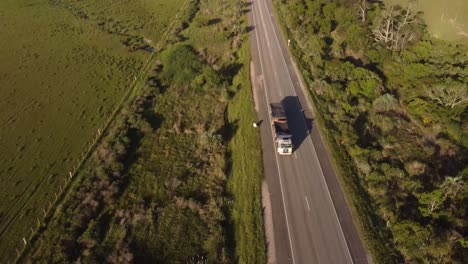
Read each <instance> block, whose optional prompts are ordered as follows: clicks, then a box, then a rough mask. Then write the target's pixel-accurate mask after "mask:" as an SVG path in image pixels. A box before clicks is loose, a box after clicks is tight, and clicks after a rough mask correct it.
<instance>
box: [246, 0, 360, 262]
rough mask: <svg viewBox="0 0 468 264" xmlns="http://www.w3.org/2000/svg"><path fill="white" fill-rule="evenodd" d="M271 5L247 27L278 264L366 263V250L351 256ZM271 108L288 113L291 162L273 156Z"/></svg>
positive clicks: (255, 6)
mask: <svg viewBox="0 0 468 264" xmlns="http://www.w3.org/2000/svg"><path fill="white" fill-rule="evenodd" d="M267 1H268V0H254V1H253V2H252V3H251V6H250V8H251V12H250V14H249V21H250V24H251V26H253V30H252V32H251V41H252V57H253V61H254V68H255V76H254V78H255V80H254V92H255V93H256V98H257V100H256V101H257V102H256V103H257V109H259V113H258V114H259V117H260V119H262V120H263V121H264V122H263V123H262V125H261V135H262V148H263V153H264V167H265V174H266V179H267V183H268V186H269V190H270V194H271V197H270V200H271V207H272V214H273V230H274V237H275V243H274V244H275V252H276V256H275V259H276V261H277V262H278V263H367V262H366V260H365V257H364V258H363V257H362V256H365V252H364V249H363V247H362V244H361V248H362V252H360V253H357V254H356V253H355V254H353V255H354V256H352V254H351V251H350V248H349V245H348V243H347V240H346V236H345V234H344V232H343V228H342V226H341V224H340V217H339V216H338V214H337V211H336V210H337V209H335V205H334V203H333V199H332V195H331V194H330V191H329V188H328V186H327V180H326V178H325V176H324V172H323V170H322V166H321V164H320V162H319V157H318V155H317V152H316V148H315V147H314V143H313V141H312V138H311V137H310V135H309V132H310V131H309V130H308V125H307V123H306V119H305V117H304V114H303V112H302V111H303V109H304V108H307V107H306V106H304V105H302V106H301V103H300V101H304V98H307V97H304V95H303V93H302V90H301V87H300V86H299V85H298V84H299V82H298V81H297V80H298V78H297V76H295V73H294V70H291V68H290V67H291V63H290V60H291V59H290V57H289V54H288V52H287V50H286V52H285V47H284V45H285V43H284V40H283V39H282V35H281V33H280V32H279V31H278V26H277V25H275V23H276V20H275V19H274V15H273V14H274V13H273V11H272V10H271V5H270V3H269V2H267ZM282 45H283V46H282ZM288 60H289V61H288ZM298 86H299V87H298ZM298 93H301V94H298ZM305 100H307V99H305ZM272 102H282V103H283V105H284V107H285V110H286V112H287V115H288V123H289V126H290V130H291V132H292V134H293V143H294V145H295V151H294V154H293V155H291V156H279V155H277V154H275V150H274V142H273V137H272V127H271V126H270V124H271V119H270V115H269V103H272ZM307 110H309V109H307ZM314 129H315V128H314ZM321 155H326V153H325V154H323V153H321ZM347 216H348V217H350V214H347ZM347 220H349V219H347ZM349 222H350V223H351V224H352V221H348V224H349ZM357 240H358V241H359V239H357ZM359 242H360V241H359ZM354 247H355V246H354ZM354 251H356V250H354ZM354 251H353V253H354ZM356 260H358V261H356Z"/></svg>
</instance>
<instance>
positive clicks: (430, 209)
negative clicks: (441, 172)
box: [419, 189, 445, 216]
mask: <svg viewBox="0 0 468 264" xmlns="http://www.w3.org/2000/svg"><path fill="white" fill-rule="evenodd" d="M444 200H445V197H444V194H443V192H442V190H440V189H439V190H435V191H432V192H430V193H423V194H421V197H419V203H420V205H421V206H419V211H420V212H421V214H422V215H424V216H437V214H436V213H437V211H438V210H439V209H440V206H441V205H442V203H443V202H444Z"/></svg>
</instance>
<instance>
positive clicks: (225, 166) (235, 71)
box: [20, 0, 266, 263]
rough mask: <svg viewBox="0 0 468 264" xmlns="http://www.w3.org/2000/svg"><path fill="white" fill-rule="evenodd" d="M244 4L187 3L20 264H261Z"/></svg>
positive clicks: (258, 171)
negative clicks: (140, 81)
mask: <svg viewBox="0 0 468 264" xmlns="http://www.w3.org/2000/svg"><path fill="white" fill-rule="evenodd" d="M245 6H246V5H244V2H243V1H238V0H230V1H223V2H220V1H215V0H188V1H187V3H186V5H184V9H183V10H182V11H181V12H180V17H179V19H178V23H176V24H175V25H174V27H173V28H172V29H171V32H169V34H168V35H167V39H166V42H165V46H164V47H163V49H162V50H161V52H158V53H157V54H156V58H155V60H154V61H152V62H151V63H152V65H153V67H152V68H151V70H150V71H149V72H148V73H146V74H147V75H148V76H147V84H146V85H145V88H143V89H142V90H141V91H137V92H136V94H135V97H134V98H133V99H132V100H131V101H130V102H129V103H128V104H126V106H125V107H124V109H123V110H122V112H121V114H119V115H118V117H117V118H116V120H115V121H114V122H113V123H112V125H111V126H110V129H109V130H108V131H107V132H106V135H105V136H104V137H103V139H102V141H101V142H100V143H99V146H98V147H97V149H96V151H95V152H94V153H93V155H92V157H91V158H90V159H89V160H88V161H87V163H86V164H85V166H84V169H83V170H82V171H80V173H79V174H78V176H77V178H76V180H75V181H76V182H74V184H73V185H72V186H71V188H70V190H69V191H68V193H67V195H66V197H65V199H64V200H63V202H61V203H60V205H59V206H58V207H57V209H56V210H55V212H54V214H53V216H52V217H51V219H50V221H48V222H47V223H46V224H45V225H44V226H42V227H41V230H40V231H39V232H38V234H37V235H36V236H35V237H34V239H33V240H32V241H31V245H30V246H29V247H28V249H27V250H26V252H25V254H24V255H23V256H22V258H21V259H20V262H23V263H36V262H47V263H70V262H81V263H237V262H238V263H265V262H266V252H265V244H264V234H263V221H262V207H261V199H260V195H261V192H260V186H261V182H262V166H261V153H260V147H259V135H258V131H257V130H254V129H252V128H251V127H250V125H251V123H252V122H253V121H254V120H255V119H256V114H255V111H254V108H253V107H254V103H253V99H252V90H251V87H250V78H249V76H250V75H249V63H250V56H249V45H248V43H247V38H248V35H247V32H246V30H245V29H246V20H245V19H246V18H245V14H244V9H245ZM208 43H209V45H208Z"/></svg>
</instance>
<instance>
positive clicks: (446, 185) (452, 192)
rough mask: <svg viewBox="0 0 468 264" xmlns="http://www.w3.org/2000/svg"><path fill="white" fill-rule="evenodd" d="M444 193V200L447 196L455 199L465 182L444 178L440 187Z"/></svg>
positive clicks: (457, 178)
mask: <svg viewBox="0 0 468 264" xmlns="http://www.w3.org/2000/svg"><path fill="white" fill-rule="evenodd" d="M440 187H441V189H442V190H443V192H444V198H447V197H448V196H450V197H452V198H455V197H457V195H458V194H459V193H461V192H462V191H463V188H464V187H465V182H464V181H463V179H462V178H461V177H460V176H459V177H446V178H445V180H444V182H443V183H442V185H441V186H440Z"/></svg>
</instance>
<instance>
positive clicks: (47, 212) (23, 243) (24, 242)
mask: <svg viewBox="0 0 468 264" xmlns="http://www.w3.org/2000/svg"><path fill="white" fill-rule="evenodd" d="M188 1H189V0H185V1H184V3H183V4H182V7H181V8H180V9H179V11H178V12H177V14H176V15H175V17H174V19H173V21H172V22H171V23H170V24H169V26H168V28H167V30H166V31H165V33H164V34H163V37H162V38H161V40H160V41H158V43H157V44H156V45H155V48H154V50H153V51H152V52H151V54H150V55H149V56H148V58H147V59H146V62H145V65H144V66H143V67H142V68H141V70H140V72H139V73H138V74H137V75H136V76H134V78H133V82H132V83H131V85H130V86H129V88H130V89H129V90H128V92H127V93H126V94H125V95H124V96H123V97H122V100H121V101H120V102H119V103H118V104H117V105H116V107H115V108H114V110H113V111H112V112H111V113H110V114H109V117H108V119H107V120H106V122H104V125H103V126H102V129H101V127H98V129H97V132H96V136H95V137H93V140H92V143H91V142H88V143H86V146H87V148H86V147H85V150H84V151H83V152H82V153H81V155H80V156H79V159H78V160H77V163H76V164H75V165H73V169H72V170H70V171H69V172H68V175H69V176H68V177H66V176H65V177H64V178H65V183H64V187H63V188H62V184H60V183H59V192H58V193H57V191H55V192H54V200H53V202H51V200H49V205H48V206H47V207H45V208H43V209H42V212H43V214H44V217H43V223H44V224H46V223H47V221H48V220H50V219H52V215H51V213H53V212H54V210H53V209H54V208H57V207H58V205H59V203H60V202H61V200H60V199H58V198H59V197H61V196H62V195H64V191H65V190H66V189H67V188H68V187H69V184H70V183H71V182H72V179H73V178H74V176H76V174H77V173H78V172H79V169H80V168H81V167H82V166H83V165H84V163H85V162H86V161H87V159H88V157H89V156H90V155H91V154H92V153H93V151H94V150H95V148H96V147H97V144H98V143H99V142H100V141H101V139H102V138H103V137H104V136H105V132H106V131H107V129H108V128H109V127H110V125H111V123H112V122H113V121H114V120H115V117H116V116H117V114H118V113H119V112H120V111H121V110H122V108H123V107H124V105H125V103H126V102H127V101H128V99H130V98H131V97H132V95H134V93H136V90H137V88H138V81H139V80H140V78H141V77H142V76H143V77H145V76H147V72H148V71H149V69H150V67H149V66H150V62H151V60H153V59H154V57H155V54H156V52H157V51H160V50H161V49H162V47H163V46H164V44H166V43H165V42H166V39H167V37H168V34H169V32H170V31H171V30H172V28H173V26H174V23H175V22H176V20H177V19H178V17H179V15H180V13H181V12H182V11H183V10H184V9H185V7H186V5H187V3H188ZM88 145H89V146H88ZM65 195H66V194H65ZM49 218H50V219H49ZM36 219H37V225H36V227H35V228H34V227H33V226H30V230H31V234H30V235H29V236H25V237H22V238H21V240H20V242H19V244H20V245H19V246H17V247H16V248H15V250H16V258H14V259H13V260H12V261H13V262H11V260H8V263H9V264H10V263H17V262H18V260H20V258H21V256H22V254H24V252H25V250H26V249H27V248H28V246H29V245H30V243H28V242H29V241H31V240H32V239H33V238H34V237H35V236H36V235H39V231H40V228H41V220H40V219H39V217H38V216H36ZM26 237H28V239H26Z"/></svg>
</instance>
